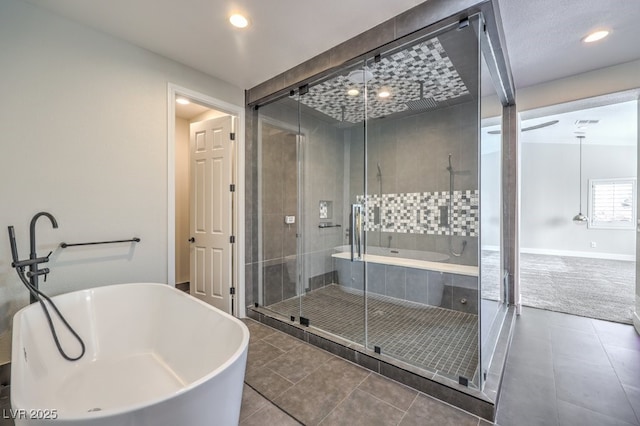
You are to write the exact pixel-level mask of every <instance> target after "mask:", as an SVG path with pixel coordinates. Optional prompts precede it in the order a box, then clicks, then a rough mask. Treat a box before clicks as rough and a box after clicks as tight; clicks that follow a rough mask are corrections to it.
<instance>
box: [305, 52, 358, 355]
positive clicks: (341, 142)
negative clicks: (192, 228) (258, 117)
mask: <svg viewBox="0 0 640 426" xmlns="http://www.w3.org/2000/svg"><path fill="white" fill-rule="evenodd" d="M365 78H366V76H365V71H364V70H363V65H362V62H360V63H357V64H355V65H353V66H351V67H348V68H344V69H341V70H340V71H339V72H338V73H335V74H332V75H329V76H327V77H325V78H323V79H322V80H319V81H316V82H313V83H312V84H310V85H309V86H308V87H307V88H303V89H302V90H300V92H301V94H300V96H299V103H300V105H299V108H300V127H301V131H302V132H303V133H304V135H305V138H304V143H303V152H304V156H301V157H299V161H300V163H301V165H302V166H301V167H302V169H303V170H304V183H303V184H302V185H303V186H302V191H301V193H302V194H303V197H302V203H301V204H300V207H301V209H302V210H301V212H300V223H301V231H302V232H301V251H300V252H299V257H300V259H301V261H302V263H303V265H304V267H303V271H304V273H303V274H302V284H303V293H302V297H301V299H300V300H301V313H300V315H301V318H302V320H303V321H304V322H305V323H307V324H308V325H309V326H310V327H313V328H315V329H320V330H322V331H323V332H325V333H330V334H331V335H333V336H334V337H336V338H339V339H344V340H346V341H347V342H346V343H347V344H351V342H355V343H359V344H364V336H365V320H364V293H363V291H364V265H363V263H362V262H361V261H359V260H358V257H359V254H362V253H363V250H364V245H363V244H362V241H361V238H360V237H361V233H359V232H358V228H359V223H360V221H359V218H360V216H359V214H360V210H359V209H358V203H361V202H362V200H359V199H357V198H356V196H355V195H351V194H364V178H363V176H364V167H365V163H364V149H365V141H364V121H363V118H364V85H363V79H365ZM353 211H355V216H354V215H353V214H352V212H353ZM354 225H355V226H354ZM352 257H353V258H355V259H354V260H353V261H352Z"/></svg>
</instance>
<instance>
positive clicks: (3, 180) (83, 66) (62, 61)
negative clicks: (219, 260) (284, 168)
mask: <svg viewBox="0 0 640 426" xmlns="http://www.w3.org/2000/svg"><path fill="white" fill-rule="evenodd" d="M0 58H1V69H2V74H1V79H0V93H2V102H0V129H2V134H1V136H0V147H1V155H0V199H1V200H2V209H1V210H0V225H1V226H0V227H1V228H2V229H5V230H6V226H7V225H14V226H15V227H16V235H17V240H18V249H19V251H20V256H21V257H22V258H24V257H26V256H28V241H29V237H28V227H29V221H30V219H31V217H32V216H33V214H35V213H36V212H38V211H41V210H46V211H49V212H51V213H52V214H54V215H55V216H56V218H57V219H58V222H59V225H60V227H59V229H57V230H52V229H51V227H50V225H48V224H47V223H45V222H44V220H43V221H42V222H40V223H39V225H38V253H39V254H42V255H44V254H46V253H47V252H48V251H49V250H53V251H54V253H53V255H52V257H51V262H49V264H48V265H47V266H49V267H50V268H51V271H52V272H51V275H50V277H49V279H48V280H47V283H46V284H43V285H42V289H43V290H44V291H45V292H47V293H49V294H52V295H54V294H58V293H63V292H68V291H72V290H76V289H82V288H87V287H92V286H96V285H105V284H111V283H122V282H135V281H158V282H167V281H168V278H167V240H168V235H167V228H168V225H167V199H168V197H167V84H168V82H172V83H175V84H177V85H180V86H182V87H187V88H189V89H192V90H196V91H198V92H201V93H204V94H207V95H209V96H212V97H215V98H217V99H220V100H224V101H226V102H229V103H232V104H235V105H240V106H242V105H244V93H243V91H242V90H241V89H240V88H237V87H234V86H231V85H229V84H227V83H225V82H223V81H220V80H217V79H215V78H212V77H210V76H207V75H205V74H203V73H200V72H197V71H195V70H193V69H191V68H188V67H186V66H184V65H181V64H178V63H176V62H174V61H171V60H168V59H166V58H163V57H160V56H158V55H156V54H153V53H151V52H148V51H146V50H143V49H140V48H137V47H134V46H132V45H130V44H128V43H125V42H123V41H121V40H118V39H115V38H113V37H110V36H107V35H105V34H102V33H99V32H96V31H93V30H91V29H88V28H86V27H84V26H81V25H79V24H76V23H74V22H72V21H69V20H67V19H63V18H59V17H57V16H55V15H52V14H51V13H49V12H47V11H44V10H43V9H40V8H38V7H37V6H33V5H30V4H27V3H25V2H22V1H16V0H2V2H0ZM0 232H3V233H4V232H6V231H4V230H2V231H0ZM5 235H6V234H5ZM133 236H138V237H140V238H141V239H142V241H141V242H140V243H139V244H136V245H129V244H118V245H109V246H92V247H78V248H67V249H59V248H57V246H58V244H59V243H60V242H62V241H66V242H82V241H100V240H111V239H121V238H131V237H133ZM27 303H28V297H27V290H26V289H24V288H23V287H22V285H21V284H20V283H19V280H18V278H17V277H16V275H15V272H14V271H13V270H12V269H11V267H10V250H9V244H8V239H7V238H6V237H3V238H0V363H2V362H5V361H7V360H9V358H10V354H9V347H10V345H9V341H10V327H11V317H12V316H13V314H14V313H15V312H16V311H17V310H18V309H20V308H21V307H23V306H25V305H26V304H27Z"/></svg>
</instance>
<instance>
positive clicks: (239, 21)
mask: <svg viewBox="0 0 640 426" xmlns="http://www.w3.org/2000/svg"><path fill="white" fill-rule="evenodd" d="M229 22H231V25H233V26H234V27H236V28H245V27H246V26H247V25H249V20H248V19H247V18H245V17H244V16H242V15H241V14H239V13H234V14H233V15H231V16H230V17H229Z"/></svg>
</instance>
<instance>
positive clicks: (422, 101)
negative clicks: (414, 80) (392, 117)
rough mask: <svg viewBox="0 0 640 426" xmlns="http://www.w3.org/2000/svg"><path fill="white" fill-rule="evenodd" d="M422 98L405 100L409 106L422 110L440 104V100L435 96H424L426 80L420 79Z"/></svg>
mask: <svg viewBox="0 0 640 426" xmlns="http://www.w3.org/2000/svg"><path fill="white" fill-rule="evenodd" d="M419 83H420V98H419V99H417V100H413V101H408V102H405V105H406V106H407V108H409V109H411V110H414V111H420V110H423V109H433V108H436V107H437V106H438V102H437V101H436V100H435V99H433V98H425V97H424V82H422V81H420V82H419Z"/></svg>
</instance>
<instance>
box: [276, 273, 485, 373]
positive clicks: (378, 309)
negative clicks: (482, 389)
mask: <svg viewBox="0 0 640 426" xmlns="http://www.w3.org/2000/svg"><path fill="white" fill-rule="evenodd" d="M300 304H302V311H301V312H302V313H303V316H305V317H306V318H309V320H310V322H311V325H312V326H314V327H317V328H319V329H321V330H323V331H326V332H329V333H332V334H334V335H336V336H340V337H342V338H344V339H347V340H350V341H352V342H356V343H359V344H364V315H363V312H364V295H363V292H362V291H359V290H353V289H347V288H345V287H343V286H340V285H336V284H331V285H329V286H326V287H323V288H321V289H319V290H316V291H312V292H310V293H307V294H305V295H304V296H302V297H294V298H291V299H289V300H285V301H283V302H279V303H276V304H273V305H271V306H267V308H268V309H270V310H272V311H274V312H276V313H279V314H281V315H285V316H287V317H288V316H289V315H291V312H300V310H299V309H300ZM367 309H368V321H369V323H368V327H367V330H368V333H369V344H370V345H376V346H380V347H381V348H382V352H383V353H384V354H386V355H389V356H392V357H394V358H397V359H399V360H402V361H404V362H408V363H410V364H413V365H415V366H417V367H420V368H425V369H429V370H432V371H433V370H435V371H438V372H440V373H441V374H444V375H446V376H451V377H453V378H455V379H457V377H458V376H464V377H467V378H468V379H469V380H471V379H472V378H473V377H474V375H475V373H476V368H477V365H478V316H477V315H473V314H468V313H464V312H458V311H452V310H448V309H444V308H440V307H435V306H430V305H423V304H420V303H415V302H409V301H405V300H400V299H394V298H391V297H388V296H382V295H373V294H369V295H368V298H367Z"/></svg>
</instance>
